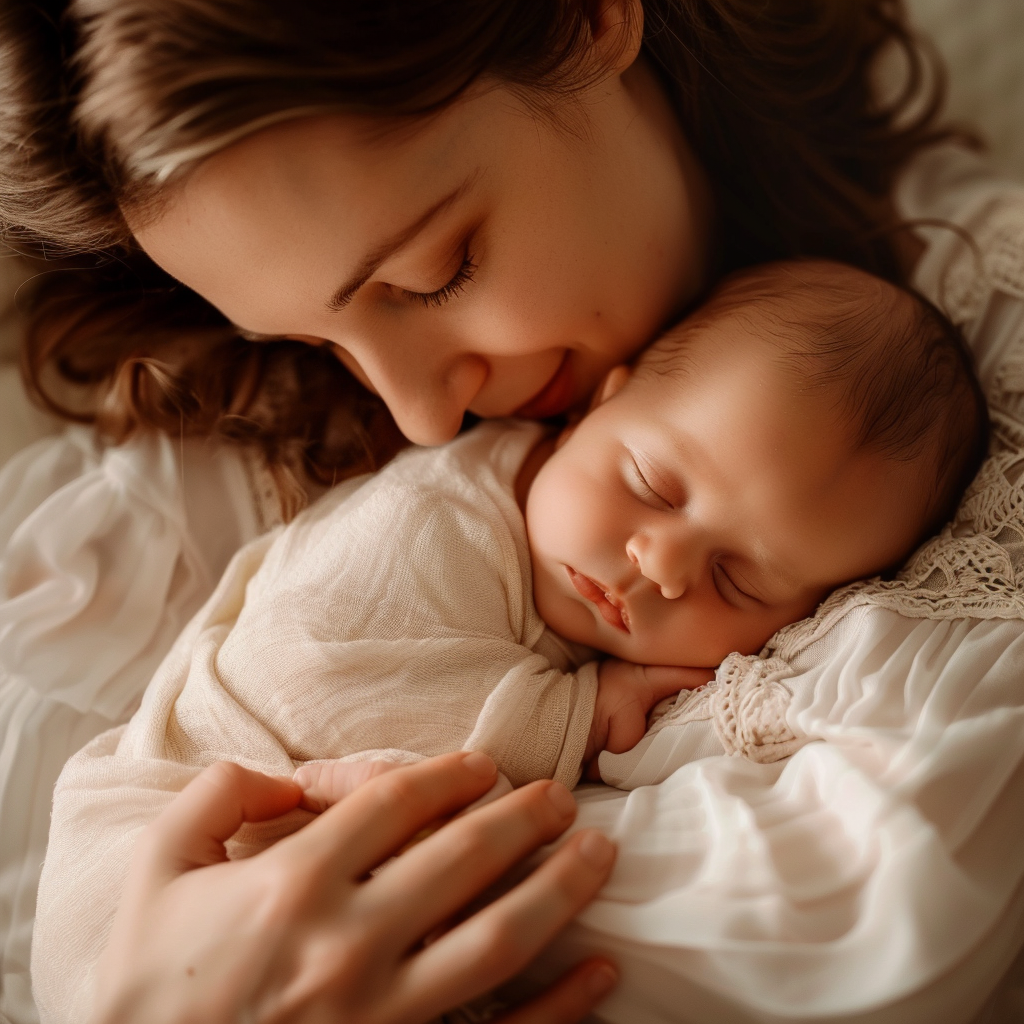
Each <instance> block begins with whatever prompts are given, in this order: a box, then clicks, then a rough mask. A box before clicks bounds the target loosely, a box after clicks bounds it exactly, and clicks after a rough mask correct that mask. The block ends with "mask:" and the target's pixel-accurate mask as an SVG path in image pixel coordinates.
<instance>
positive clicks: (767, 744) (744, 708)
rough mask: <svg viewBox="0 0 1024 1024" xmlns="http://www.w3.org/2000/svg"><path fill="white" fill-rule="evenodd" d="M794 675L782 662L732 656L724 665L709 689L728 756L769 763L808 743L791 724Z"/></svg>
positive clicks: (738, 655) (717, 724)
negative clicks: (790, 683)
mask: <svg viewBox="0 0 1024 1024" xmlns="http://www.w3.org/2000/svg"><path fill="white" fill-rule="evenodd" d="M792 675H793V670H792V669H791V668H790V666H789V664H788V662H785V661H783V660H782V659H781V658H767V659H765V658H745V657H743V655H740V654H731V655H729V657H728V658H726V659H725V661H723V662H722V664H721V666H720V667H719V669H718V675H717V677H716V678H715V681H714V683H709V684H708V686H707V687H706V689H707V690H708V691H709V698H710V699H709V704H710V710H711V717H712V721H713V722H714V725H715V732H716V733H718V738H719V739H720V740H721V741H722V746H724V747H725V749H726V752H727V753H730V754H742V755H743V756H744V757H747V758H749V759H750V760H751V761H757V762H758V763H760V764H767V763H769V762H771V761H778V760H781V759H782V758H784V757H789V755H790V754H794V753H796V751H797V750H798V749H799V748H800V747H802V746H803V745H804V744H805V743H806V742H807V738H806V737H804V736H797V735H796V734H795V733H794V732H793V730H792V729H790V727H789V724H788V723H787V722H786V711H787V709H788V708H789V702H790V701H791V700H792V699H793V692H792V690H790V689H789V687H788V686H787V685H786V682H785V680H786V679H787V678H789V677H790V676H792Z"/></svg>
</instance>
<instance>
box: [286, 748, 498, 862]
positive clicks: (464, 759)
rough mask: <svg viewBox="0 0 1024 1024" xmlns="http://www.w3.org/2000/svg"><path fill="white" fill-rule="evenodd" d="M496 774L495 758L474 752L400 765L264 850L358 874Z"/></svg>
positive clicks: (458, 807)
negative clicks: (269, 848)
mask: <svg viewBox="0 0 1024 1024" xmlns="http://www.w3.org/2000/svg"><path fill="white" fill-rule="evenodd" d="M496 777H497V769H496V768H495V767H494V762H493V761H492V760H491V759H490V758H489V757H487V756H486V755H485V754H480V753H476V752H470V753H465V752H459V753H456V754H443V755H441V756H440V757H433V758H430V759H429V760H426V761H421V762H420V763H419V764H413V765H403V766H402V767H401V768H396V769H395V770H394V771H390V772H386V773H385V774H383V775H379V776H377V777H376V778H372V779H370V780H369V781H368V782H366V783H364V784H363V785H362V786H360V787H359V788H358V789H357V790H355V792H353V793H352V794H351V795H350V796H347V797H346V798H345V799H344V800H342V801H341V802H340V803H337V804H335V805H334V806H333V807H329V808H328V809H327V810H326V811H324V813H323V814H321V815H320V817H319V818H317V819H316V820H315V821H312V822H310V823H309V824H308V825H307V826H306V827H305V828H303V829H300V830H299V831H298V832H296V833H294V834H293V835H291V836H289V837H288V838H287V839H284V840H282V841H281V842H280V843H278V844H277V845H276V846H275V847H273V848H272V849H271V850H270V851H269V853H270V854H271V855H272V856H275V857H283V858H286V859H294V858H302V859H303V860H313V861H316V862H319V863H321V864H324V865H330V869H331V873H332V875H334V876H335V877H337V876H338V875H339V874H340V875H341V876H344V877H347V878H349V879H356V878H360V877H362V876H364V875H365V874H366V873H367V872H369V871H371V870H372V869H373V868H375V867H377V866H378V865H379V864H381V863H382V862H383V861H385V860H387V858H388V857H390V856H391V855H392V854H393V853H395V851H397V850H398V849H400V848H401V847H402V846H403V845H404V844H405V843H406V842H408V840H409V839H411V838H412V837H413V836H414V835H415V834H416V833H417V832H419V831H420V829H422V828H423V827H424V825H427V824H429V823H431V822H433V821H435V820H436V819H437V818H442V817H446V816H448V815H450V814H454V813H455V812H456V811H460V810H461V809H462V808H463V807H465V806H466V805H467V804H471V803H472V802H473V801H474V800H476V799H477V797H480V796H482V795H483V794H484V793H486V792H487V790H488V789H490V788H491V786H493V785H494V781H495V778H496Z"/></svg>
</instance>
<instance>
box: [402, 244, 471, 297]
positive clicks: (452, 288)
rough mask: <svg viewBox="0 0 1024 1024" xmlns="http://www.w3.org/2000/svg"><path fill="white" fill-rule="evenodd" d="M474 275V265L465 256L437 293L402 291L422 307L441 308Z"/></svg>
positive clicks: (469, 258)
mask: <svg viewBox="0 0 1024 1024" xmlns="http://www.w3.org/2000/svg"><path fill="white" fill-rule="evenodd" d="M475 273H476V264H475V263H474V262H473V259H472V258H471V257H470V256H466V257H465V259H463V261H462V266H460V267H459V269H458V270H456V271H455V274H454V275H453V277H452V279H451V280H450V281H449V282H448V283H447V284H443V285H441V287H440V288H438V289H437V291H433V292H411V291H408V290H406V289H404V288H403V289H402V291H403V292H405V294H406V295H407V296H409V298H410V299H416V300H417V301H418V302H422V303H423V305H424V306H443V305H444V304H445V303H446V302H449V301H450V300H451V299H454V298H455V296H456V295H458V294H459V293H460V292H461V291H462V289H463V288H465V287H466V285H467V284H469V282H470V281H472V280H473V275H474V274H475Z"/></svg>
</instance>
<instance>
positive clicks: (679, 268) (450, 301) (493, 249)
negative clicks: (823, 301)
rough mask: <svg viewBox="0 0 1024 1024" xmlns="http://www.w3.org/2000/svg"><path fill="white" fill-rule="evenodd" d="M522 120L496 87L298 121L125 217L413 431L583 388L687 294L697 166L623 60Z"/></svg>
mask: <svg viewBox="0 0 1024 1024" xmlns="http://www.w3.org/2000/svg"><path fill="white" fill-rule="evenodd" d="M554 113H555V114H556V115H562V117H561V121H559V120H558V119H557V118H548V117H545V116H539V115H538V114H537V113H536V112H535V111H531V110H530V109H529V108H528V107H527V106H526V105H525V104H524V103H523V102H522V101H521V100H520V99H518V98H517V97H516V96H515V94H513V92H511V91H510V90H509V89H507V88H504V87H492V88H489V89H485V88H478V89H476V90H474V91H473V92H471V93H470V94H469V95H468V96H466V97H465V98H463V99H460V100H459V101H458V102H456V103H455V104H453V105H451V106H450V107H448V108H446V109H444V110H443V111H441V112H440V113H439V114H437V115H434V116H432V117H430V118H428V119H420V120H418V121H417V122H416V123H415V124H413V125H411V126H405V127H400V128H392V129H391V130H388V131H383V130H382V129H381V124H380V122H379V121H375V120H370V119H367V118H361V117H357V116H354V115H345V114H339V115H331V116H321V117H315V118H314V117H309V118H302V119H296V120H292V121H288V122H285V123H281V124H278V125H275V126H272V127H269V128H266V129H264V130H262V131H260V132H258V133H256V134H253V135H251V136H249V137H247V138H245V139H243V140H242V141H240V142H237V143H235V144H234V145H232V146H230V147H229V148H227V149H225V150H223V151H222V152H220V153H217V154H215V155H214V156H211V157H209V158H208V159H206V160H205V161H204V162H203V163H201V164H200V165H199V166H198V167H197V168H196V170H195V171H194V172H192V173H191V174H190V175H189V176H188V177H187V178H186V179H185V180H184V182H183V183H181V184H180V185H178V186H175V187H174V189H173V191H171V193H170V194H169V195H168V197H167V202H166V203H165V204H164V205H163V206H161V208H160V210H159V213H158V215H157V216H156V217H155V219H150V220H148V221H146V222H145V223H143V224H141V225H136V236H137V238H138V240H139V242H140V244H141V245H142V246H143V247H144V248H145V249H146V251H147V252H149V254H150V255H151V256H152V257H153V258H154V259H155V260H156V262H157V263H159V264H160V265H161V266H163V267H164V268H165V269H166V270H168V271H169V272H170V273H171V274H172V275H174V276H175V277H177V278H178V279H180V280H181V281H183V282H184V283H185V284H187V285H188V286H190V287H191V288H193V289H194V290H195V291H197V292H199V293H200V294H201V295H203V296H204V297H205V298H206V299H208V300H209V301H210V302H211V303H213V305H215V306H216V307H218V308H219V309H220V310H221V311H222V312H223V313H224V314H225V315H226V316H228V317H229V318H230V319H231V320H232V321H233V322H234V323H236V324H238V325H239V327H241V328H244V329H246V330H248V331H251V332H254V333H255V334H259V335H270V336H288V337H293V338H299V339H301V340H303V341H310V342H312V343H317V344H320V343H329V344H331V345H333V346H334V347H335V351H336V352H337V354H338V357H339V358H340V359H341V360H342V361H343V362H344V363H345V365H346V366H348V367H349V369H350V370H351V371H352V372H353V373H354V374H355V375H356V376H357V377H358V378H359V379H360V380H361V381H362V382H363V383H364V384H365V385H366V386H367V387H369V388H370V389H371V390H373V391H375V392H376V393H377V394H379V395H380V396H381V397H382V398H383V399H384V400H385V401H386V402H387V404H388V406H389V407H390V409H391V411H392V413H393V414H394V417H395V419H396V421H397V422H398V425H399V427H400V428H401V429H402V431H403V432H404V433H405V434H406V435H407V436H408V437H409V438H410V439H411V440H413V441H416V442H419V443H422V444H436V443H439V442H442V441H445V440H448V439H449V438H451V437H452V436H453V435H454V434H455V433H456V431H457V430H458V429H459V426H460V423H461V421H462V416H463V413H465V412H466V411H467V410H469V411H470V412H473V413H476V414H477V415H479V416H485V417H493V416H507V415H513V414H516V415H522V416H532V417H543V416H548V415H552V414H554V413H558V412H562V411H564V410H566V409H568V408H570V407H572V406H574V405H577V404H579V403H581V402H582V401H584V400H585V399H586V397H587V396H588V395H589V394H590V393H591V391H592V390H593V389H594V388H595V386H596V385H597V383H598V381H599V380H600V379H601V377H602V376H603V375H604V373H605V372H606V371H607V370H608V369H609V368H610V367H611V366H613V365H616V364H618V363H621V362H622V361H623V360H625V359H628V358H629V357H630V356H631V355H633V354H634V353H635V352H636V351H637V350H638V349H639V348H640V347H641V346H642V345H643V344H644V343H645V342H646V341H647V340H648V339H649V338H650V337H651V336H652V335H653V334H654V333H655V331H657V329H658V328H659V327H660V326H661V325H662V324H663V323H664V322H665V320H666V319H668V318H669V317H670V316H672V315H673V314H674V313H675V312H677V311H678V310H679V308H680V307H681V305H682V304H684V303H685V302H686V301H687V300H688V299H690V298H692V296H693V295H694V294H695V293H696V292H697V291H698V290H699V288H700V287H701V285H702V283H703V279H704V276H705V272H706V260H705V253H706V250H707V248H708V232H709V225H708V221H709V212H708V203H707V199H706V195H707V190H706V188H705V186H704V182H703V176H702V174H701V172H700V170H699V169H698V168H697V166H696V164H695V162H694V161H693V158H692V157H691V155H690V153H689V151H688V149H687V147H686V145H685V143H684V141H683V140H682V138H681V136H680V133H679V132H678V129H677V127H676V125H675V121H674V119H673V117H672V115H671V113H670V112H669V110H668V108H667V103H666V101H665V100H664V97H663V96H662V95H661V93H660V90H659V89H658V87H657V86H656V85H655V84H654V82H653V80H652V78H651V77H650V75H649V74H648V73H647V72H646V70H645V69H644V68H642V67H640V66H638V65H634V66H633V67H632V68H631V69H630V70H629V71H627V72H626V74H625V75H621V76H620V75H615V76H612V77H610V78H607V79H605V80H604V81H602V82H600V83H598V84H596V85H594V86H593V87H591V88H589V89H588V90H587V91H586V92H585V93H583V94H582V95H581V96H580V97H578V105H577V103H576V101H569V100H565V101H560V106H559V108H558V109H557V110H556V111H555V112H554Z"/></svg>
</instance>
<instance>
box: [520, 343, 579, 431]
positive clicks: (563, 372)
mask: <svg viewBox="0 0 1024 1024" xmlns="http://www.w3.org/2000/svg"><path fill="white" fill-rule="evenodd" d="M573 391H574V388H573V379H572V367H571V366H570V364H569V350H568V349H566V351H565V354H564V355H563V356H562V361H561V362H560V363H559V364H558V369H557V370H555V372H554V373H553V374H552V375H551V378H550V379H549V380H548V382H547V384H545V385H544V387H542V388H541V389H540V391H538V392H537V394H535V395H534V396H533V398H531V399H530V400H529V401H528V402H526V403H525V404H524V405H521V406H520V407H519V408H518V409H516V411H515V413H514V415H515V416H521V417H522V418H523V419H527V420H542V419H545V418H546V417H548V416H557V415H558V413H560V412H565V410H566V409H568V408H569V406H570V405H572V400H573V398H574V397H575V396H574V394H573Z"/></svg>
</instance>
